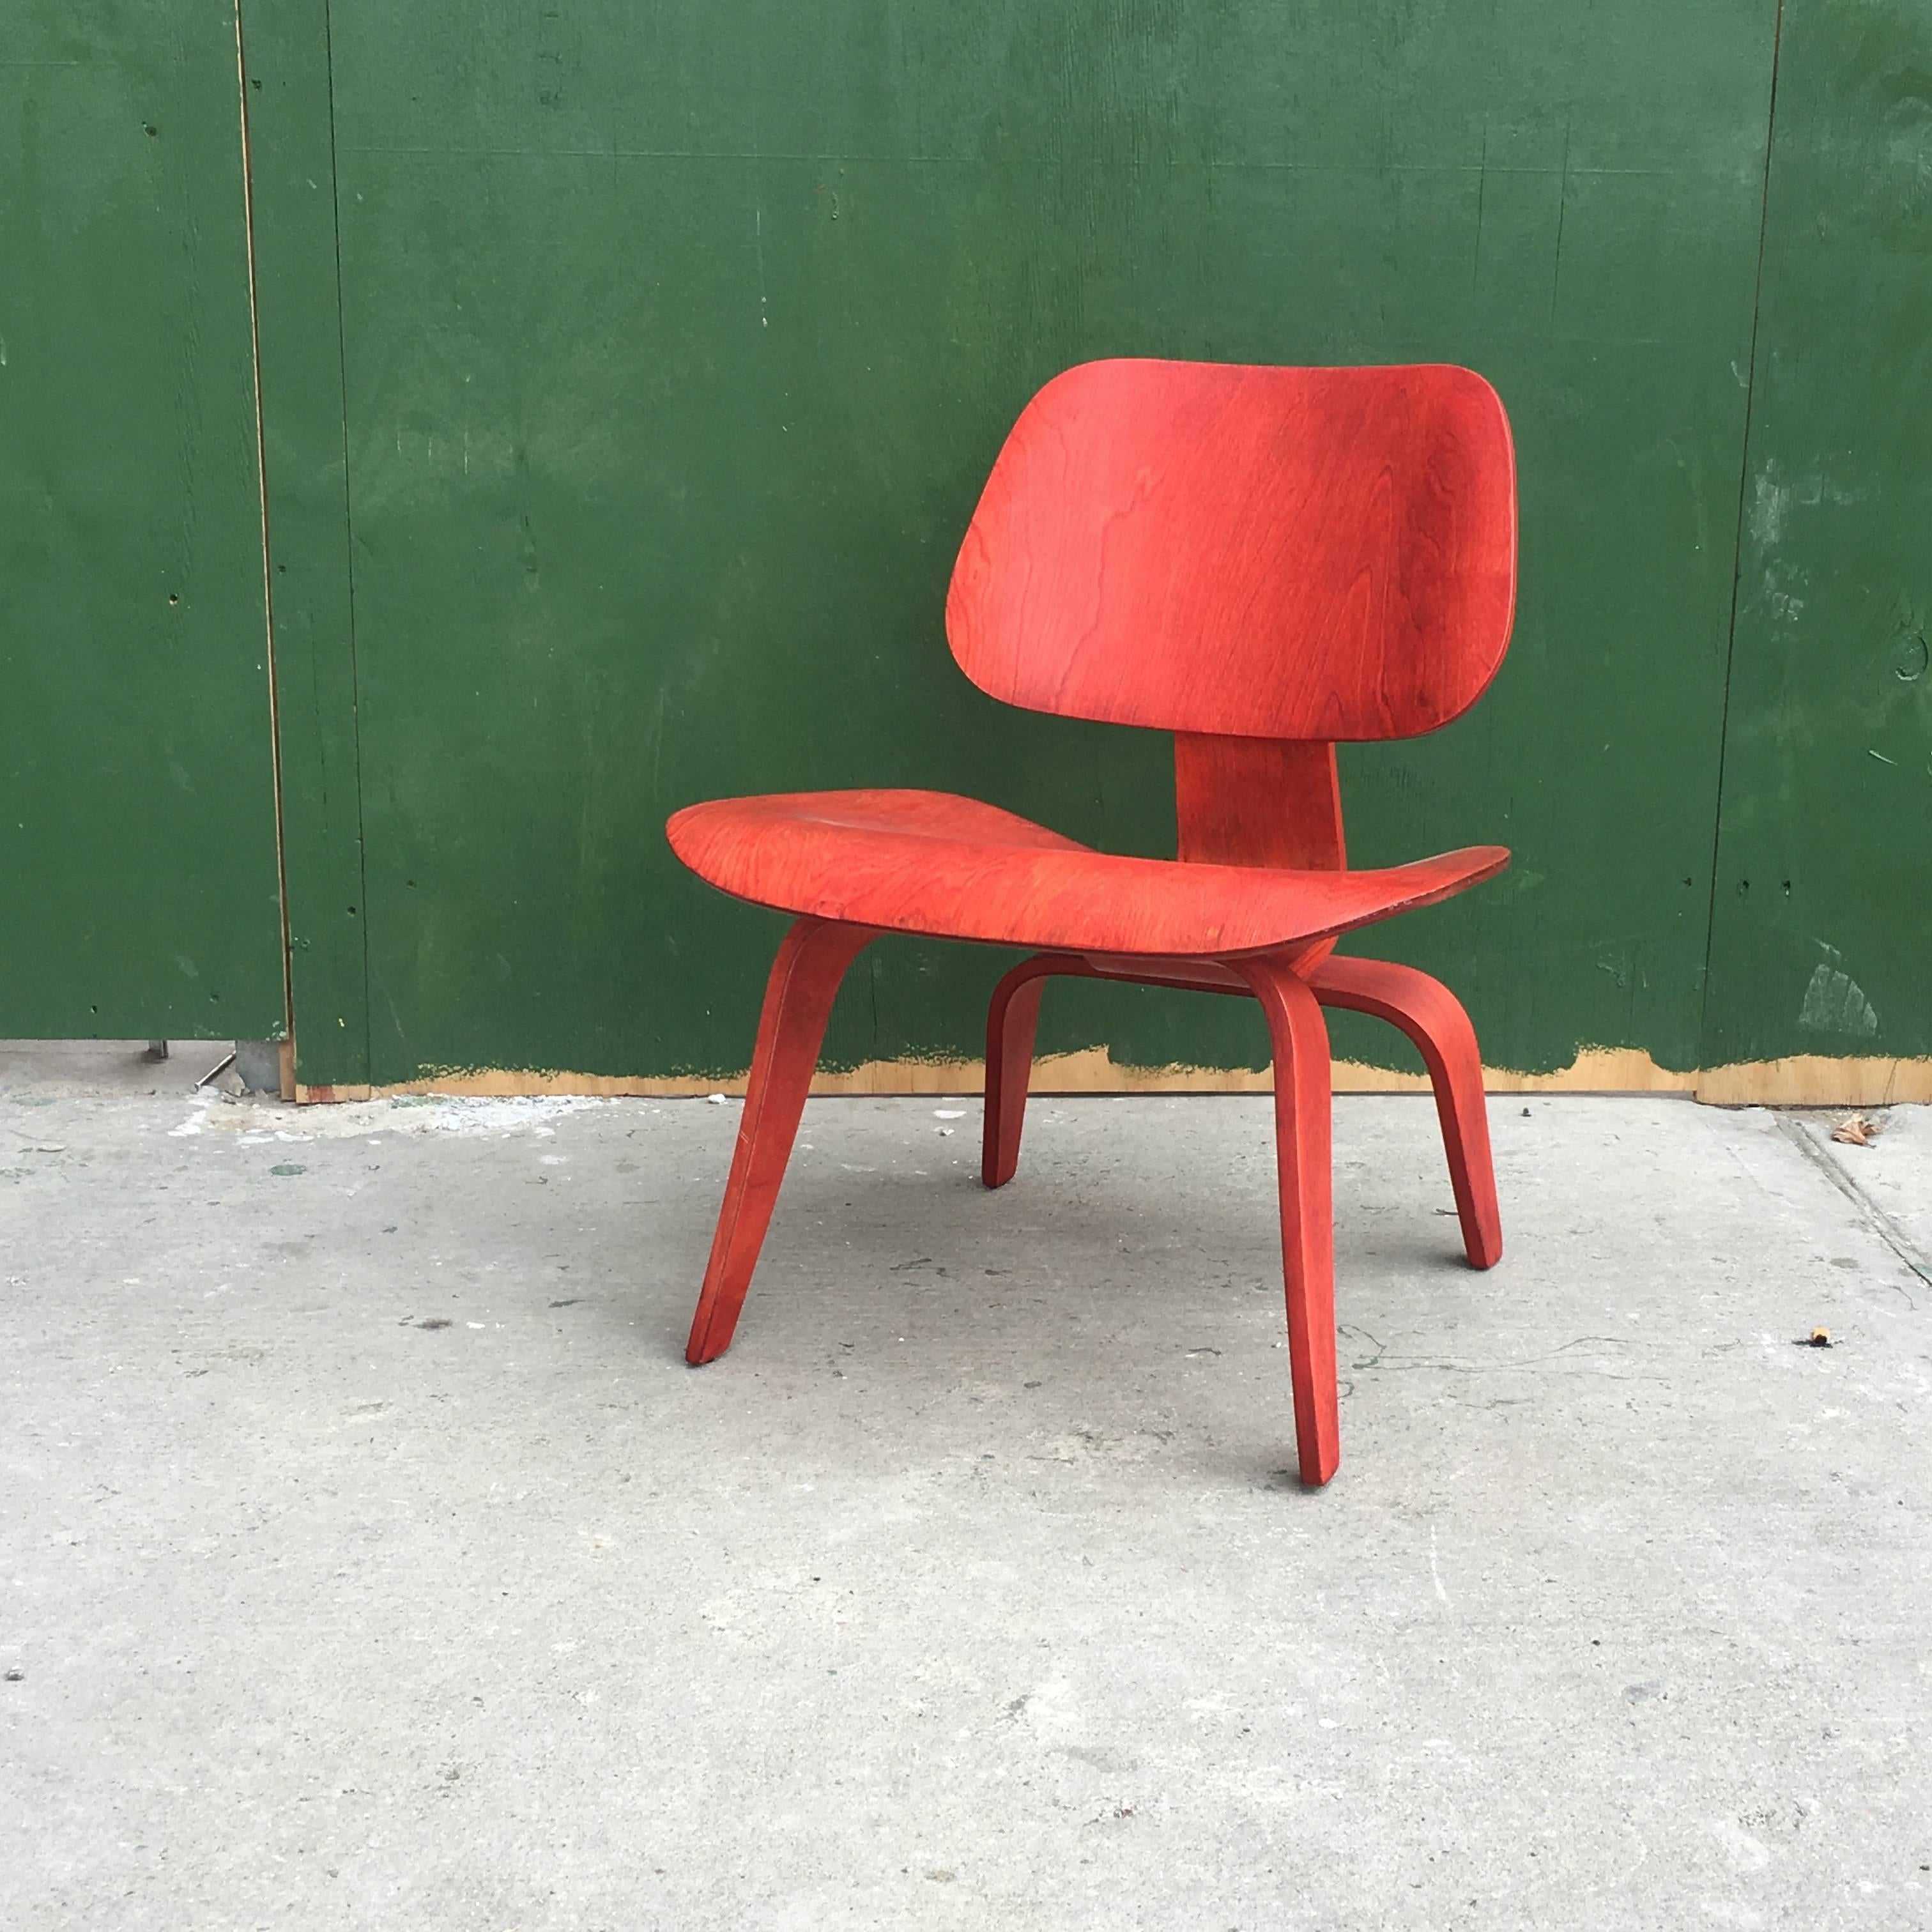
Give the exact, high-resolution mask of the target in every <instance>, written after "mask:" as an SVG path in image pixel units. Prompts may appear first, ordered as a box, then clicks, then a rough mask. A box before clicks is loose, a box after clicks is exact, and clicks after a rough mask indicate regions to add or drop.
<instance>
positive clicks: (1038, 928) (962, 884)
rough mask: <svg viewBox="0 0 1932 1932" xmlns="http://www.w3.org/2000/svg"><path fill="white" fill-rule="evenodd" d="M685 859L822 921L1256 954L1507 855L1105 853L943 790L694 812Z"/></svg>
mask: <svg viewBox="0 0 1932 1932" xmlns="http://www.w3.org/2000/svg"><path fill="white" fill-rule="evenodd" d="M667 835H668V837H669V838H670V842H671V844H672V847H673V849H674V850H676V853H677V855H678V856H679V858H680V859H682V860H683V861H684V862H685V864H686V865H688V866H689V867H690V868H691V870H692V871H694V872H696V873H697V874H698V875H699V877H701V878H703V879H705V880H707V881H709V883H711V884H712V885H714V886H718V888H719V889H721V890H722V891H724V892H731V893H733V894H735V895H736V896H737V897H738V898H745V899H750V900H752V901H754V902H755V903H757V904H760V905H767V906H774V907H778V909H780V910H782V911H785V912H790V913H806V914H809V915H810V916H812V917H814V918H816V919H850V920H852V921H853V922H856V923H857V924H859V925H862V926H877V927H880V928H883V929H886V930H887V931H890V932H918V933H926V934H930V935H934V936H935V937H938V938H949V939H972V940H980V941H989V942H991V943H993V944H1004V945H1014V946H1028V947H1055V948H1061V949H1065V950H1071V951H1077V952H1096V953H1151V954H1157V955H1167V954H1174V953H1216V954H1229V955H1232V954H1235V953H1256V952H1262V951H1266V950H1270V949H1271V948H1274V947H1280V946H1283V945H1287V944H1292V943H1293V942H1295V941H1299V940H1304V939H1308V938H1316V937H1319V936H1320V935H1325V934H1328V933H1334V932H1347V931H1349V929H1352V928H1353V927H1355V926H1365V925H1367V924H1368V923H1370V922H1371V921H1373V920H1375V919H1386V918H1388V916H1390V915H1391V913H1397V912H1400V911H1406V910H1409V909H1410V908H1412V907H1416V906H1422V905H1429V904H1433V903H1434V902H1435V901H1437V900H1439V899H1442V898H1448V896H1449V895H1451V894H1452V893H1454V892H1460V891H1462V890H1463V889H1465V888H1466V887H1467V886H1472V885H1475V884H1476V883H1478V882H1479V881H1480V880H1484V879H1486V878H1488V877H1491V876H1492V875H1493V874H1495V873H1496V872H1499V871H1501V870H1502V868H1503V867H1504V866H1505V865H1507V864H1508V862H1509V853H1508V851H1507V850H1505V848H1504V847H1501V846H1498V845H1478V846H1472V847H1469V849H1468V850H1465V851H1461V852H1448V853H1442V855H1440V856H1438V857H1435V858H1431V859H1420V860H1418V861H1417V862H1415V863H1414V864H1412V865H1392V866H1389V867H1387V868H1384V869H1382V870H1379V871H1360V872H1315V871H1310V872H1288V871H1271V870H1269V869H1268V868H1263V867H1259V866H1240V865H1184V864H1181V863H1180V862H1178V861H1175V860H1173V859H1139V858H1131V857H1127V856H1122V855H1120V854H1118V853H1105V852H1095V851H1092V850H1089V849H1088V847H1085V846H1082V845H1079V844H1076V843H1075V842H1074V841H1073V840H1072V839H1070V838H1062V837H1061V836H1060V835H1059V834H1058V833H1057V832H1049V830H1047V829H1046V827H1045V826H1038V825H1034V824H1032V823H1029V822H1028V820H1025V819H1023V818H1019V817H1016V816H1015V815H1014V814H1013V813H1011V812H1007V811H1001V810H999V809H998V808H997V807H995V806H993V805H983V804H981V803H980V802H978V801H977V800H976V799H966V798H955V797H953V796H951V795H950V794H949V793H943V792H921V791H852V792H802V793H790V794H783V793H781V794H778V795H775V796H771V797H766V798H740V799H718V800H715V801H714V802H711V803H709V804H706V805H691V806H688V807H687V808H685V810H684V811H680V812H679V813H677V814H676V815H675V816H674V817H673V818H672V820H670V825H669V826H668V827H667Z"/></svg>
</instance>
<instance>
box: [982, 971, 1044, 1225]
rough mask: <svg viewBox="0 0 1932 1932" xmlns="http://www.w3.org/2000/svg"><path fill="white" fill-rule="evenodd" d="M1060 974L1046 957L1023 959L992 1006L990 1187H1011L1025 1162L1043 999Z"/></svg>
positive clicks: (986, 1142)
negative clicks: (1022, 1141) (1029, 1099)
mask: <svg viewBox="0 0 1932 1932" xmlns="http://www.w3.org/2000/svg"><path fill="white" fill-rule="evenodd" d="M1058 970H1061V969H1059V968H1056V967H1055V965H1054V964H1053V963H1052V962H1051V961H1049V960H1047V959H1043V958H1039V957H1036V958H1034V959H1022V961H1021V962H1020V963H1019V965H1017V966H1016V967H1015V968H1013V971H1011V972H1010V973H1009V974H1007V976H1006V977H1005V978H1004V979H1003V980H1001V982H1000V983H999V984H998V986H995V988H994V989H993V997H992V1002H991V1003H990V1004H989V1005H988V1007H987V1008H986V1127H985V1130H984V1133H983V1138H982V1139H981V1142H980V1181H981V1182H982V1183H983V1184H984V1185H985V1186H986V1187H1005V1186H1006V1184H1007V1182H1008V1181H1010V1180H1012V1179H1013V1172H1014V1170H1015V1169H1016V1168H1017V1167H1018V1166H1019V1164H1020V1132H1021V1130H1022V1128H1023V1127H1025V1124H1026V1103H1027V1085H1028V1082H1029V1080H1030V1079H1031V1078H1032V1075H1033V1043H1034V1034H1035V1032H1036V1031H1037V1029H1038V1027H1039V1025H1040V995H1041V994H1042V993H1043V992H1046V980H1047V977H1048V976H1049V974H1052V973H1053V972H1055V971H1058Z"/></svg>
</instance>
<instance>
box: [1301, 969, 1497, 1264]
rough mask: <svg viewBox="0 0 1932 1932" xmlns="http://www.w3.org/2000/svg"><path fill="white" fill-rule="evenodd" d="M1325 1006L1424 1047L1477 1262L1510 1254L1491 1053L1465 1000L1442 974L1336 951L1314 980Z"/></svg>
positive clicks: (1468, 1249) (1469, 1249) (1468, 1244)
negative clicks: (1499, 1185)
mask: <svg viewBox="0 0 1932 1932" xmlns="http://www.w3.org/2000/svg"><path fill="white" fill-rule="evenodd" d="M1310 984H1311V985H1312V986H1313V988H1314V990H1315V997H1316V998H1317V999H1318V1000H1319V1001H1321V1002H1322V1004H1323V1005H1324V1006H1325V1007H1349V1008H1350V1009H1351V1010H1353V1011H1355V1012H1356V1013H1369V1014H1372V1015H1373V1016H1374V1017H1375V1018H1376V1019H1382V1020H1387V1021H1388V1022H1389V1024H1390V1025H1391V1026H1394V1027H1397V1028H1400V1030H1401V1031H1403V1033H1406V1034H1407V1035H1408V1036H1409V1038H1410V1039H1411V1040H1413V1041H1414V1042H1415V1044H1416V1046H1417V1047H1418V1049H1420V1050H1421V1054H1422V1058H1423V1061H1424V1064H1426V1065H1427V1067H1428V1069H1429V1079H1430V1085H1432V1086H1433V1088H1435V1090H1436V1115H1437V1116H1438V1118H1439V1119H1440V1121H1442V1145H1443V1148H1444V1151H1445V1152H1446V1153H1447V1154H1448V1157H1449V1181H1450V1185H1451V1187H1453V1188H1454V1190H1455V1191H1456V1212H1457V1216H1458V1217H1459V1218H1460V1220H1461V1222H1462V1225H1463V1252H1464V1253H1466V1255H1468V1256H1469V1265H1470V1266H1471V1267H1472V1268H1494V1267H1495V1266H1496V1263H1497V1262H1499V1261H1501V1260H1502V1254H1503V1223H1502V1212H1501V1211H1500V1210H1499V1208H1498V1207H1497V1205H1496V1163H1495V1160H1494V1159H1493V1157H1492V1155H1491V1154H1490V1115H1489V1106H1488V1103H1487V1101H1486V1100H1485V1099H1484V1094H1483V1056H1482V1053H1481V1050H1480V1049H1478V1046H1477V1045H1476V1030H1475V1028H1474V1027H1472V1025H1470V1024H1469V1015H1468V1014H1467V1013H1465V1012H1464V1011H1463V1004H1462V1002H1461V1001H1460V1000H1458V999H1457V997H1456V996H1455V995H1454V993H1452V992H1450V990H1449V989H1448V987H1447V986H1444V985H1443V984H1442V982H1441V981H1440V980H1432V979H1431V978H1430V977H1429V975H1428V974H1427V973H1421V972H1418V971H1416V969H1415V968H1414V967H1412V966H1397V965H1393V964H1392V963H1391V962H1389V961H1388V960H1385V959H1340V958H1336V957H1334V956H1331V957H1330V958H1329V959H1325V960H1324V961H1323V962H1322V964H1321V965H1319V966H1318V967H1317V968H1316V969H1315V972H1314V974H1313V977H1312V979H1311V981H1310Z"/></svg>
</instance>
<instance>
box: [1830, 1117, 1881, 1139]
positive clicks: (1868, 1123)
mask: <svg viewBox="0 0 1932 1932" xmlns="http://www.w3.org/2000/svg"><path fill="white" fill-rule="evenodd" d="M1884 1132H1885V1123H1884V1122H1883V1121H1875V1120H1873V1118H1871V1116H1870V1115H1869V1114H1847V1115H1846V1116H1845V1118H1843V1120H1842V1121H1840V1122H1839V1123H1838V1125H1837V1126H1836V1127H1834V1128H1833V1129H1832V1139H1834V1140H1835V1141H1843V1142H1844V1144H1845V1145H1846V1146H1847V1147H1870V1145H1871V1144H1872V1142H1873V1141H1875V1140H1876V1139H1878V1137H1879V1135H1880V1134H1882V1133H1884Z"/></svg>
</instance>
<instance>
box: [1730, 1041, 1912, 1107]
mask: <svg viewBox="0 0 1932 1932" xmlns="http://www.w3.org/2000/svg"><path fill="white" fill-rule="evenodd" d="M1697 1098H1698V1099H1699V1100H1702V1101H1703V1102H1704V1103H1705V1104H1706V1106H1713V1107H1888V1106H1894V1105H1897V1106H1903V1105H1905V1104H1906V1103H1909V1102H1914V1101H1918V1102H1924V1101H1932V1056H1924V1057H1921V1058H1916V1059H1909V1060H1900V1059H1876V1058H1874V1059H1866V1060H1838V1059H1834V1058H1831V1057H1830V1056H1829V1055H1825V1054H1822V1053H1799V1054H1793V1055H1791V1056H1790V1058H1788V1059H1784V1060H1748V1061H1740V1062H1739V1063H1738V1064H1736V1065H1735V1066H1731V1067H1707V1068H1706V1070H1704V1071H1703V1073H1700V1074H1699V1075H1698V1076H1697Z"/></svg>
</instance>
